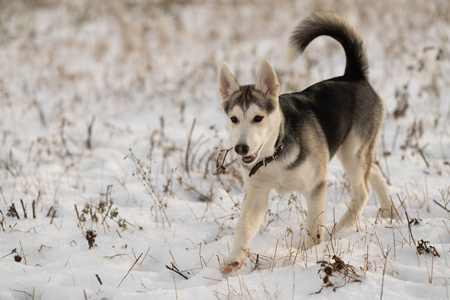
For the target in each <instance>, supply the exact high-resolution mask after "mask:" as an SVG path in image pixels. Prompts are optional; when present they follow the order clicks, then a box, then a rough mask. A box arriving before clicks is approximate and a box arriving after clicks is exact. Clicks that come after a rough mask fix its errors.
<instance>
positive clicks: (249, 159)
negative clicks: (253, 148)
mask: <svg viewBox="0 0 450 300" xmlns="http://www.w3.org/2000/svg"><path fill="white" fill-rule="evenodd" d="M257 155H258V153H253V154H252V155H249V156H242V162H244V163H245V164H251V163H252V162H253V161H254V160H255V159H256V156H257Z"/></svg>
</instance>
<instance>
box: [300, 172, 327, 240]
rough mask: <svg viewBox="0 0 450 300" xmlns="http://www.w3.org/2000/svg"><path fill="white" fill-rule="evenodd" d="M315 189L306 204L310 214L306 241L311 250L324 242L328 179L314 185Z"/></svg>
mask: <svg viewBox="0 0 450 300" xmlns="http://www.w3.org/2000/svg"><path fill="white" fill-rule="evenodd" d="M312 186H313V189H312V190H311V191H309V192H307V193H305V196H306V203H307V206H308V214H307V216H306V230H307V231H308V233H307V236H306V241H305V246H306V248H311V247H313V246H314V245H315V244H318V243H320V242H321V241H322V240H323V235H324V232H325V221H326V216H325V209H326V204H327V184H326V177H325V176H324V178H323V179H319V180H318V181H317V182H316V183H315V184H312Z"/></svg>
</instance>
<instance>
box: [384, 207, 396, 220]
mask: <svg viewBox="0 0 450 300" xmlns="http://www.w3.org/2000/svg"><path fill="white" fill-rule="evenodd" d="M380 215H381V217H382V218H383V219H396V218H397V212H396V211H395V210H394V209H390V208H389V209H387V208H380Z"/></svg>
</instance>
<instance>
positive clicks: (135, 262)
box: [117, 253, 144, 288]
mask: <svg viewBox="0 0 450 300" xmlns="http://www.w3.org/2000/svg"><path fill="white" fill-rule="evenodd" d="M142 254H144V253H141V255H139V257H138V258H137V259H136V260H135V261H134V263H133V265H132V266H131V267H130V269H129V270H128V272H127V274H125V276H123V278H122V280H121V281H120V283H119V285H118V286H117V288H119V287H120V285H121V284H122V282H123V281H124V280H125V278H127V276H128V274H130V272H131V270H132V269H133V268H134V266H135V265H136V264H137V262H138V261H139V259H141V256H142Z"/></svg>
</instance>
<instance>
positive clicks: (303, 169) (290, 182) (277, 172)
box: [247, 162, 316, 194]
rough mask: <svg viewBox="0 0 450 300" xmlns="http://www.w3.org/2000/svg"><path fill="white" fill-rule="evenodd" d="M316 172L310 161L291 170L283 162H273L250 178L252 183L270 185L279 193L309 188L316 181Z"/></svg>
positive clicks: (302, 190)
mask: <svg viewBox="0 0 450 300" xmlns="http://www.w3.org/2000/svg"><path fill="white" fill-rule="evenodd" d="M315 174H316V172H315V170H314V168H313V166H312V165H311V164H310V163H308V162H306V163H303V164H301V165H300V166H298V167H297V168H295V169H291V170H289V169H286V167H285V166H284V165H283V164H282V163H278V162H273V163H271V164H270V165H267V166H265V167H264V166H263V167H262V168H260V169H259V170H258V172H257V173H256V174H255V175H254V176H253V177H252V178H249V180H251V181H252V185H260V186H262V187H270V188H273V189H276V190H277V192H278V193H282V194H284V193H287V192H292V191H297V192H304V191H306V190H308V186H310V185H312V183H313V182H314V180H313V179H314V178H315ZM247 176H248V175H247Z"/></svg>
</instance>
